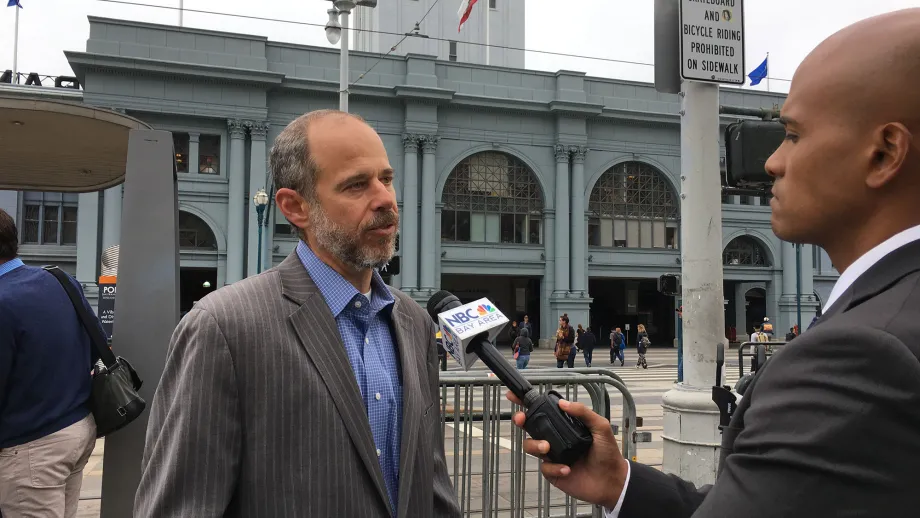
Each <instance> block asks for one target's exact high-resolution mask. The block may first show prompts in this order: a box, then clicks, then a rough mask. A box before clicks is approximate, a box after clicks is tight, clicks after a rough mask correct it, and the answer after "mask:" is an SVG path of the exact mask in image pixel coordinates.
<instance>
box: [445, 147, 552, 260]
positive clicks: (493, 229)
mask: <svg viewBox="0 0 920 518" xmlns="http://www.w3.org/2000/svg"><path fill="white" fill-rule="evenodd" d="M441 202H442V203H443V205H444V206H443V209H442V210H441V240H442V241H465V242H469V241H471V242H478V243H518V244H534V245H536V244H541V243H543V190H542V189H541V188H540V184H539V183H538V182H537V179H536V176H535V175H534V174H533V172H532V171H531V170H530V168H529V167H527V166H526V165H525V164H524V163H523V162H521V161H520V160H518V159H517V158H515V157H513V156H510V155H506V154H504V153H494V152H484V153H479V154H476V155H472V156H470V157H467V158H466V159H465V160H463V161H462V162H460V164H458V165H457V167H455V168H454V170H453V171H452V172H451V174H450V177H449V178H448V179H447V183H446V184H445V185H444V192H443V193H442V194H441Z"/></svg>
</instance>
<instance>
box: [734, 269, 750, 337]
mask: <svg viewBox="0 0 920 518" xmlns="http://www.w3.org/2000/svg"><path fill="white" fill-rule="evenodd" d="M749 289H750V285H749V284H746V283H743V282H738V283H735V331H736V332H737V333H738V338H737V340H738V341H739V342H747V338H749V337H750V335H751V329H748V325H747V299H746V295H747V292H748V290H749Z"/></svg>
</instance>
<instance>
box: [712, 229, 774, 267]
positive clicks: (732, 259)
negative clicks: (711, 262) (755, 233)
mask: <svg viewBox="0 0 920 518" xmlns="http://www.w3.org/2000/svg"><path fill="white" fill-rule="evenodd" d="M722 264H724V265H725V266H759V267H767V266H770V261H769V259H767V252H766V251H765V250H764V248H763V246H761V244H760V243H758V242H757V241H756V240H754V238H752V237H748V236H740V237H736V238H735V239H732V240H731V242H730V243H729V244H728V246H726V247H725V251H724V252H722Z"/></svg>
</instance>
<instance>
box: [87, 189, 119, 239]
mask: <svg viewBox="0 0 920 518" xmlns="http://www.w3.org/2000/svg"><path fill="white" fill-rule="evenodd" d="M121 201H122V194H121V185H116V186H115V187H110V188H108V189H106V190H105V193H104V194H103V209H102V210H103V215H102V218H103V219H102V249H103V250H105V249H106V248H108V247H110V246H115V245H117V244H118V242H119V240H120V239H121ZM78 210H79V209H78Z"/></svg>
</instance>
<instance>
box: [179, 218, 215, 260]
mask: <svg viewBox="0 0 920 518" xmlns="http://www.w3.org/2000/svg"><path fill="white" fill-rule="evenodd" d="M179 248H180V249H182V250H204V251H209V252H211V251H213V252H216V251H217V240H216V239H214V232H212V231H211V227H209V226H208V224H207V223H205V222H204V220H203V219H201V218H199V217H198V216H196V215H194V214H190V213H188V212H183V211H180V212H179Z"/></svg>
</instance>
